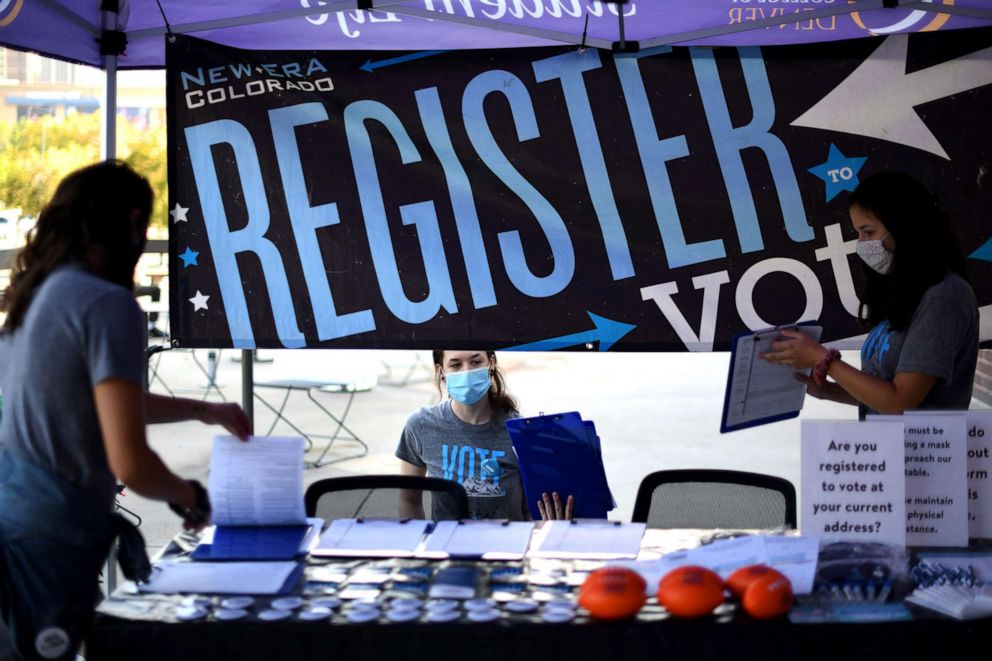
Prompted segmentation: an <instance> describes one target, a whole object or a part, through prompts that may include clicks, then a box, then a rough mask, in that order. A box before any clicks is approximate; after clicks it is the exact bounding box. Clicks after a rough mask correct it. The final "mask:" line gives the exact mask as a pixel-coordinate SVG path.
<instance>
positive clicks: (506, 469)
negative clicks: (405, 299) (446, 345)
mask: <svg viewBox="0 0 992 661" xmlns="http://www.w3.org/2000/svg"><path fill="white" fill-rule="evenodd" d="M434 379H435V385H436V386H437V389H438V394H440V395H441V398H442V399H441V403H440V404H437V405H435V406H425V407H424V408H422V409H420V410H419V411H417V412H415V413H414V414H413V415H411V416H410V418H409V419H408V420H407V422H406V425H405V426H404V427H403V434H402V436H401V437H400V443H399V447H397V448H396V456H397V457H399V459H400V473H401V474H403V475H417V476H424V475H428V476H430V477H441V478H444V479H448V480H456V481H458V483H459V484H461V485H462V486H464V487H465V490H466V491H467V492H468V500H469V510H470V513H471V515H472V518H476V519H512V520H528V519H530V513H529V511H528V508H527V503H526V499H525V496H524V490H523V484H522V483H521V481H520V471H519V469H518V468H517V462H516V455H515V454H514V452H513V444H512V443H511V442H510V434H509V432H508V431H507V430H506V425H505V424H504V423H505V422H506V421H507V420H510V419H513V418H518V417H520V414H519V413H518V412H517V402H516V400H515V399H514V398H513V396H512V395H510V393H509V391H508V390H507V388H506V381H505V380H504V378H503V371H502V370H501V369H500V367H499V364H498V363H497V361H496V353H495V352H493V351H434ZM442 384H443V385H444V389H443V390H442ZM445 391H446V392H447V395H448V397H447V398H445V397H444V394H445ZM421 498H422V494H421V493H420V492H418V491H408V490H404V491H403V492H402V493H401V495H400V516H401V517H413V518H424V506H423V501H422V499H421ZM573 507H574V499H573V498H572V497H571V496H569V497H568V498H567V499H563V498H562V497H561V496H560V495H559V494H557V493H553V494H543V495H542V499H541V500H540V501H538V508H539V510H540V512H541V517H542V518H544V519H570V518H572V509H573ZM431 518H433V519H435V520H442V519H453V518H457V514H456V513H455V512H453V511H451V506H450V504H449V503H447V502H446V501H445V500H444V499H443V498H435V499H434V502H433V512H432V513H431Z"/></svg>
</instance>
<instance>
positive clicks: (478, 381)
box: [444, 367, 490, 404]
mask: <svg viewBox="0 0 992 661" xmlns="http://www.w3.org/2000/svg"><path fill="white" fill-rule="evenodd" d="M444 382H445V384H446V385H447V386H448V394H449V395H451V399H454V400H456V401H459V402H461V403H462V404H475V403H476V402H477V401H479V400H480V399H482V398H483V397H484V396H485V394H486V393H487V392H489V386H490V382H489V368H488V367H480V368H479V369H475V370H466V371H464V372H449V373H448V374H445V375H444Z"/></svg>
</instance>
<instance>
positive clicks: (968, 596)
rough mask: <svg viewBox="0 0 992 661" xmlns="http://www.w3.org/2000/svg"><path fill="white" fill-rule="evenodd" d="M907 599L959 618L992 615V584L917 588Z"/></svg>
mask: <svg viewBox="0 0 992 661" xmlns="http://www.w3.org/2000/svg"><path fill="white" fill-rule="evenodd" d="M906 601H908V602H909V603H911V604H915V605H917V606H921V607H923V608H928V609H930V610H932V611H936V612H938V613H943V614H944V615H947V616H949V617H953V618H956V619H959V620H970V619H974V618H979V617H988V616H989V615H992V586H987V585H986V586H979V587H970V588H966V587H960V586H956V585H934V586H931V587H928V588H917V589H916V590H914V591H913V594H911V595H909V596H908V597H906Z"/></svg>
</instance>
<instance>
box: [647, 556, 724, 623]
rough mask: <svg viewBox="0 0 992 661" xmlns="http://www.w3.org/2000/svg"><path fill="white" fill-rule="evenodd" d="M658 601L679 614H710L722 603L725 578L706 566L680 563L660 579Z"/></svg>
mask: <svg viewBox="0 0 992 661" xmlns="http://www.w3.org/2000/svg"><path fill="white" fill-rule="evenodd" d="M658 601H659V602H660V603H661V605H662V606H664V607H665V608H667V609H668V612H669V613H671V614H672V615H677V616H679V617H702V616H704V615H709V614H710V613H712V612H713V609H715V608H716V607H717V606H719V605H720V604H722V603H723V580H722V579H721V578H720V576H719V575H718V574H717V573H716V572H713V571H710V570H709V569H706V568H705V567H695V566H689V567H679V568H678V569H673V570H672V571H670V572H668V574H666V575H665V578H663V579H661V585H659V586H658Z"/></svg>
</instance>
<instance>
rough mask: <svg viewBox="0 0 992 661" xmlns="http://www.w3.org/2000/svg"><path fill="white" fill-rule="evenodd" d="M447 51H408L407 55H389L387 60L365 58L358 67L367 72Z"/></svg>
mask: <svg viewBox="0 0 992 661" xmlns="http://www.w3.org/2000/svg"><path fill="white" fill-rule="evenodd" d="M445 52H447V51H443V50H423V51H420V52H419V53H410V54H408V55H400V56H399V57H391V58H389V59H388V60H378V61H376V62H373V61H372V60H365V64H363V65H362V66H360V67H358V68H359V69H361V70H362V71H368V72H369V73H372V72H374V71H375V70H376V69H381V68H383V67H391V66H393V65H394V64H402V63H403V62H409V61H410V60H419V59H421V58H423V57H431V56H433V55H437V54H439V53H445Z"/></svg>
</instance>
